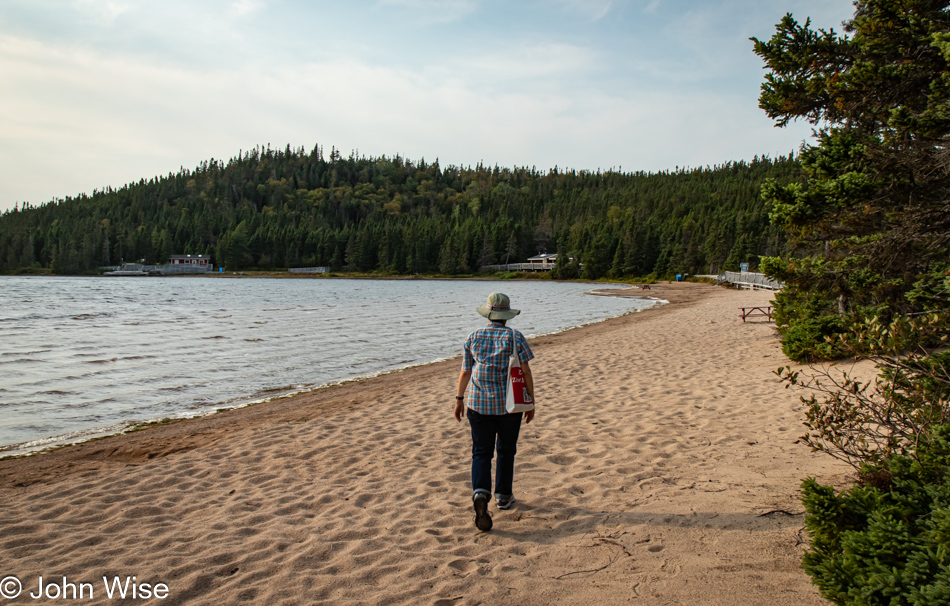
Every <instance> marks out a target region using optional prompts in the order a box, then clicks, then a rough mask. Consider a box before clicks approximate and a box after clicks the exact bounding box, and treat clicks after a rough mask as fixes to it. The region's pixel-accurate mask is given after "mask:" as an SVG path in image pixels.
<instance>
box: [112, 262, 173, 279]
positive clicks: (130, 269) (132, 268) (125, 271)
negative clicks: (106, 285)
mask: <svg viewBox="0 0 950 606" xmlns="http://www.w3.org/2000/svg"><path fill="white" fill-rule="evenodd" d="M102 275H103V276H125V277H144V276H160V275H162V272H160V271H158V270H157V269H146V267H145V266H144V265H142V264H141V263H123V264H122V266H121V267H119V269H116V270H113V271H107V272H105V273H103V274H102Z"/></svg>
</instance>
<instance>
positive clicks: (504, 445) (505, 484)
mask: <svg viewBox="0 0 950 606" xmlns="http://www.w3.org/2000/svg"><path fill="white" fill-rule="evenodd" d="M466 416H468V422H469V424H470V425H471V426H472V490H473V491H474V492H476V493H478V492H485V493H488V494H491V460H492V455H493V454H494V451H495V450H496V449H497V450H498V463H497V466H496V469H495V497H507V496H511V495H512V494H514V493H513V492H512V489H511V484H512V482H513V481H514V477H515V453H516V452H517V451H518V433H519V432H520V431H521V418H522V417H523V416H524V413H520V412H517V413H512V414H504V415H483V414H480V413H477V412H475V411H474V410H469V411H468V413H467V415H466Z"/></svg>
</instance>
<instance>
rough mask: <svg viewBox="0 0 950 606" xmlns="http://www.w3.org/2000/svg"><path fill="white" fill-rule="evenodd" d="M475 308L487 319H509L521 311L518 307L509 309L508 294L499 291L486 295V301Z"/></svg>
mask: <svg viewBox="0 0 950 606" xmlns="http://www.w3.org/2000/svg"><path fill="white" fill-rule="evenodd" d="M476 309H477V310H478V313H480V314H482V315H483V316H485V317H486V318H488V319H489V320H510V319H512V318H514V317H515V316H517V315H518V314H520V313H521V310H520V309H511V300H510V299H508V295H505V294H502V293H500V292H493V293H492V294H490V295H488V302H486V303H485V304H484V305H479V306H478V307H477V308H476Z"/></svg>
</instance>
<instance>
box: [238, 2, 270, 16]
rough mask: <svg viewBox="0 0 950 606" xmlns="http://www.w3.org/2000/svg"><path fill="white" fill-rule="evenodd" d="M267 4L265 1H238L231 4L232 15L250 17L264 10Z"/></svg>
mask: <svg viewBox="0 0 950 606" xmlns="http://www.w3.org/2000/svg"><path fill="white" fill-rule="evenodd" d="M265 6H266V4H265V3H264V2H263V0H237V2H234V3H232V4H231V13H232V14H233V15H236V16H238V17H243V16H245V15H250V14H252V13H256V12H257V11H259V10H261V9H262V8H264V7H265Z"/></svg>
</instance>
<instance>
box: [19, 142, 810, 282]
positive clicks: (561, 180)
mask: <svg viewBox="0 0 950 606" xmlns="http://www.w3.org/2000/svg"><path fill="white" fill-rule="evenodd" d="M799 174H800V167H799V165H798V162H797V161H796V160H794V159H793V158H792V157H791V156H789V157H788V158H779V159H778V160H770V159H756V160H754V161H753V162H751V163H746V162H735V163H727V164H724V165H722V166H717V167H714V168H705V169H692V170H678V171H676V172H661V173H653V174H649V173H618V172H596V173H593V172H587V171H581V172H575V171H559V170H558V169H557V168H555V169H553V170H550V171H548V172H546V173H545V172H539V171H537V170H535V169H527V168H516V169H507V168H498V167H497V166H496V167H494V168H492V167H487V166H482V165H479V166H477V167H475V168H471V167H469V168H461V167H454V166H449V167H445V168H443V167H441V166H439V163H438V161H436V162H435V163H431V164H429V163H426V162H425V161H424V160H420V161H419V162H411V161H409V160H406V159H404V158H401V157H399V156H396V157H393V158H388V157H380V158H365V157H362V158H361V157H356V156H350V157H348V158H344V157H341V156H340V154H339V152H337V151H336V150H333V151H332V152H331V153H330V155H329V157H328V158H325V157H324V154H323V150H322V149H321V148H320V147H319V146H318V147H315V148H314V150H313V151H312V152H310V153H307V152H306V151H305V150H304V149H303V148H301V149H296V150H293V149H290V148H289V147H288V148H286V149H284V150H272V149H269V148H268V149H263V148H260V149H255V150H252V151H250V152H246V153H242V154H240V155H239V156H238V157H236V158H233V159H231V160H230V161H229V162H227V163H226V164H225V163H224V162H221V161H216V160H211V161H208V162H205V163H202V164H201V165H200V166H198V167H197V168H196V169H195V170H194V171H190V170H185V169H182V170H181V171H180V172H179V173H178V174H169V175H168V176H166V177H160V178H155V179H151V180H148V181H146V180H144V179H143V180H141V181H139V182H138V183H134V184H130V185H127V186H125V187H122V188H121V189H118V190H115V189H112V188H109V189H106V190H105V191H97V192H95V193H93V195H91V196H87V195H82V196H79V197H75V198H66V199H63V200H59V201H56V202H50V203H47V204H44V205H41V206H29V205H24V206H23V208H19V209H15V210H12V211H8V212H6V213H4V214H3V215H0V271H3V272H6V273H10V272H16V271H21V270H22V269H23V268H27V267H31V266H32V267H43V268H51V269H52V270H53V271H54V272H56V273H63V274H71V273H82V272H85V271H89V270H94V269H95V268H96V267H97V266H101V265H116V264H118V263H119V262H120V261H121V260H125V261H133V260H138V259H142V258H144V259H146V262H148V263H163V262H165V260H166V259H167V258H168V256H169V255H170V254H210V255H212V259H213V262H214V264H215V265H222V264H223V265H225V266H226V268H227V269H229V270H230V269H246V268H260V269H267V268H284V267H300V266H316V265H329V266H332V267H335V268H341V267H344V266H348V267H349V269H351V270H354V271H374V270H382V271H385V272H389V273H400V274H401V273H443V274H457V273H469V272H473V271H477V269H478V267H480V266H482V265H486V264H492V263H504V262H505V260H506V259H510V260H511V262H517V261H523V260H525V259H526V258H527V257H529V256H531V255H534V254H537V253H538V252H560V253H567V254H563V255H562V259H566V258H567V256H568V255H571V256H573V257H575V258H576V259H579V260H580V262H581V264H582V267H583V269H582V272H583V277H587V278H599V277H603V276H611V277H621V276H635V275H646V274H650V273H656V274H658V275H667V274H669V273H676V272H686V273H716V272H719V271H721V270H722V269H737V268H738V265H739V263H740V262H747V261H748V262H752V263H753V264H755V263H756V262H757V261H758V256H759V255H764V254H769V255H775V254H778V253H780V252H781V250H782V249H783V248H784V240H783V236H782V234H781V232H780V231H778V230H777V229H775V228H773V227H771V226H770V225H769V220H768V213H767V209H764V208H763V203H762V200H761V198H760V195H759V190H760V187H761V185H762V183H763V181H764V180H765V179H767V178H774V179H776V180H777V181H779V182H780V183H787V182H790V181H793V180H797V179H798V178H799ZM559 270H560V273H561V274H562V275H563V277H569V276H570V275H571V274H573V273H576V272H577V271H578V268H577V266H576V265H572V266H565V267H560V268H559Z"/></svg>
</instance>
